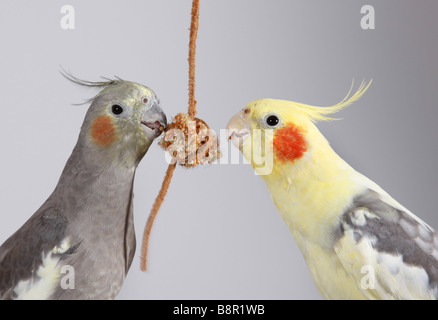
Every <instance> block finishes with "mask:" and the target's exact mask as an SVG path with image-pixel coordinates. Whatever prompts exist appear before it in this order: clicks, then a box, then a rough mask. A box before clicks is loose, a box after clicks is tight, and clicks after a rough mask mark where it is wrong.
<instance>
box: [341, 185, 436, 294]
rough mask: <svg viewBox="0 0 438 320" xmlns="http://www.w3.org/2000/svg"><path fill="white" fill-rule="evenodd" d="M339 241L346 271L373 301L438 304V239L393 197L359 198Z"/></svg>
mask: <svg viewBox="0 0 438 320" xmlns="http://www.w3.org/2000/svg"><path fill="white" fill-rule="evenodd" d="M393 202H394V205H392V204H391V203H393ZM334 239H335V243H334V251H335V252H336V254H337V257H338V258H339V260H340V262H341V265H342V266H343V267H344V269H345V271H346V272H347V274H350V275H351V276H352V278H353V279H354V281H356V285H357V287H358V288H359V290H360V291H361V292H362V293H363V294H364V295H365V296H366V297H367V298H369V299H436V298H437V291H438V289H437V286H438V237H437V236H436V234H435V232H434V230H433V229H432V228H431V227H429V226H428V225H427V224H426V223H424V222H423V221H421V220H420V219H419V218H417V217H416V216H414V215H413V214H412V213H410V212H409V211H408V210H401V208H400V205H398V204H396V203H395V201H394V200H392V198H390V197H389V196H388V195H386V194H380V193H378V192H376V191H373V190H367V191H366V192H364V193H362V194H361V195H359V196H358V197H356V198H355V200H354V201H353V205H352V206H351V207H350V208H349V209H348V210H347V211H346V212H345V213H344V214H343V216H342V217H341V221H340V223H339V225H338V227H337V229H336V231H335V236H334Z"/></svg>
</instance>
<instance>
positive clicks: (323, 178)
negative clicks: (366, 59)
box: [228, 83, 438, 299]
mask: <svg viewBox="0 0 438 320" xmlns="http://www.w3.org/2000/svg"><path fill="white" fill-rule="evenodd" d="M369 86H370V83H368V84H365V83H362V84H361V85H360V87H359V89H358V90H357V91H356V92H355V93H354V94H353V95H351V96H350V94H351V90H350V92H349V93H348V95H347V96H346V97H345V98H344V99H343V100H342V101H341V102H340V103H338V104H336V105H334V106H331V107H326V108H322V107H316V106H310V105H306V104H301V103H296V102H291V101H285V100H275V99H261V100H256V101H253V102H251V103H249V104H248V105H247V106H246V107H245V108H244V109H243V110H242V111H241V112H240V113H238V114H237V115H236V116H234V117H233V118H232V119H231V120H230V122H229V124H228V130H229V135H230V139H231V140H232V142H233V144H235V145H236V146H237V147H239V149H240V150H241V151H242V153H243V155H244V156H245V158H246V159H248V160H249V161H250V162H251V163H252V164H253V166H254V169H255V170H256V172H258V173H259V174H260V176H261V177H262V178H263V180H264V181H265V183H266V185H267V187H268V189H269V192H270V194H271V196H272V199H273V201H274V203H275V205H276V207H277V209H278V211H279V213H280V215H281V216H282V218H283V220H284V221H285V223H286V224H287V226H288V228H289V230H290V231H291V233H292V235H293V236H294V238H295V240H296V242H297V243H298V245H299V247H300V249H301V252H302V254H303V256H304V258H305V260H306V262H307V264H308V266H309V269H310V272H311V273H312V276H313V278H314V280H315V283H316V285H317V287H318V289H319V290H320V292H321V293H322V295H323V296H324V297H325V298H331V299H366V298H368V299H398V298H402V299H409V298H419V297H421V298H435V295H436V292H437V289H436V285H435V284H434V283H435V282H434V281H435V280H438V279H431V278H430V277H431V275H432V274H433V270H430V268H428V267H427V266H426V267H425V266H422V265H421V264H420V263H419V262H416V261H414V260H415V259H414V258H412V257H411V256H408V254H412V255H413V254H414V253H415V255H417V256H419V257H426V258H424V259H423V260H424V261H423V262H424V264H425V265H432V266H434V267H437V270H438V263H437V258H438V239H436V243H434V242H433V240H432V242H431V243H432V244H431V245H429V242H430V241H429V240H428V239H429V237H431V238H432V239H435V233H434V232H433V230H432V228H430V227H429V226H427V225H426V224H425V223H424V222H422V221H421V220H420V219H418V218H417V217H415V216H414V215H413V214H412V213H410V212H409V211H408V210H407V209H406V208H404V207H402V206H401V205H400V204H399V203H398V202H396V201H395V200H394V199H392V198H391V197H390V196H389V195H388V194H387V193H386V192H385V191H383V190H382V189H381V188H380V187H379V186H377V185H376V184H375V183H374V182H372V181H370V180H369V179H368V178H366V177H364V176H363V175H361V174H360V173H358V172H357V171H355V170H354V169H353V168H352V167H351V166H350V165H348V164H347V163H346V162H345V161H344V160H343V159H342V158H340V157H339V156H338V155H337V154H336V152H335V151H334V150H333V149H332V148H331V147H330V145H329V143H328V141H327V140H326V139H325V137H324V136H323V135H322V134H321V133H320V131H319V130H318V129H317V127H316V126H315V123H316V122H317V121H321V120H332V119H333V118H332V117H329V116H330V115H332V114H334V113H336V112H337V111H339V110H341V109H342V108H344V107H346V106H348V105H349V104H351V103H352V102H354V101H356V100H357V99H359V98H360V97H361V96H362V95H363V94H364V93H365V91H366V90H367V89H368V88H369ZM260 130H261V131H263V132H264V134H263V135H262V136H263V137H264V138H263V139H254V136H255V132H257V131H260ZM258 141H260V142H258ZM262 142H263V143H264V145H265V146H264V147H263V148H262V147H260V144H261V143H262ZM254 151H256V152H260V151H263V152H264V158H265V166H267V167H268V168H269V169H270V170H269V172H266V170H264V171H263V170H262V169H261V167H260V166H255V165H254V161H251V159H253V157H254V156H253V153H254ZM285 159H286V160H285ZM265 169H266V168H265ZM368 212H369V213H368ZM412 221H413V222H412ZM407 222H409V223H407ZM411 229H412V230H414V231H412V230H411ZM376 230H379V232H381V233H382V234H385V233H388V234H389V235H390V236H389V237H390V238H389V239H381V238H380V235H379V234H376V232H377V231H376ZM411 231H412V232H411ZM415 232H417V233H419V234H424V237H423V238H422V237H421V236H418V237H416V236H415V235H414V233H415ZM397 237H400V239H398V238H397ZM418 239H420V240H418ZM385 241H386V242H385ZM426 243H427V246H428V247H427V250H429V251H427V250H423V249H422V248H425V247H426V245H425V244H426ZM414 247H415V250H413V249H412V248H414ZM417 247H418V248H417ZM410 249H412V250H410ZM409 250H410V251H409ZM385 251H388V252H389V253H386V252H385ZM412 252H413V253H412ZM404 253H406V256H405V258H406V259H404V260H406V261H408V262H409V263H405V261H404V260H403V259H399V257H400V256H401V255H402V254H404ZM431 253H434V254H436V257H434V258H433V259H429V258H428V257H429V256H430V255H431ZM385 254H388V256H385ZM427 254H429V256H427ZM427 259H429V260H427ZM410 260H413V261H410ZM420 260H421V259H420ZM381 261H384V262H381ZM369 270H371V271H372V272H375V274H374V273H373V274H368V273H367V272H371V271H369ZM379 276H381V277H380V278H379ZM415 279H416V280H415ZM431 280H433V281H431ZM367 281H368V282H370V281H371V282H372V283H371V285H369V283H368V282H367ZM415 281H417V282H418V285H417V284H416V283H417V282H415ZM391 283H395V284H396V285H391ZM430 283H433V285H429V284H430ZM370 286H371V287H372V288H370ZM403 288H404V289H403ZM406 288H408V289H406Z"/></svg>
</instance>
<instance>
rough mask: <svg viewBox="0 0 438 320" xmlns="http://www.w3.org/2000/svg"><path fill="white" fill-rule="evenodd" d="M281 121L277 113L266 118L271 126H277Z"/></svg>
mask: <svg viewBox="0 0 438 320" xmlns="http://www.w3.org/2000/svg"><path fill="white" fill-rule="evenodd" d="M279 122H280V119H278V117H277V116H275V115H270V116H268V117H267V118H266V124H267V125H268V126H269V127H276V126H277V125H278V123H279Z"/></svg>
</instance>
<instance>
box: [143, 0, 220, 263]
mask: <svg viewBox="0 0 438 320" xmlns="http://www.w3.org/2000/svg"><path fill="white" fill-rule="evenodd" d="M198 27H199V0H193V3H192V14H191V24H190V42H189V58H188V61H189V107H188V113H187V114H186V113H179V114H177V115H176V116H175V118H174V120H173V121H172V123H170V124H169V125H167V127H166V129H165V136H164V138H163V139H162V140H161V141H160V142H159V145H160V146H161V147H163V148H164V149H165V150H167V151H168V152H169V153H170V154H171V157H172V158H173V161H172V162H171V164H169V166H168V168H167V171H166V175H165V176H164V180H163V184H162V185H161V189H160V192H159V193H158V195H157V198H156V199H155V202H154V205H153V206H152V210H151V213H150V214H149V218H148V220H147V223H146V226H145V229H144V234H143V243H142V249H141V257H140V258H141V266H140V267H141V270H142V271H146V265H147V253H148V245H149V237H150V234H151V230H152V225H153V223H154V221H155V218H156V216H157V214H158V211H159V210H160V207H161V205H162V203H163V201H164V198H165V196H166V193H167V190H168V189H169V185H170V182H171V180H172V176H173V173H174V171H175V168H176V164H177V163H178V164H180V165H182V166H185V167H186V168H192V167H195V166H197V165H198V164H204V163H211V162H213V161H215V160H216V159H217V158H218V157H219V156H220V154H219V151H218V142H217V137H216V136H215V135H214V134H213V133H212V132H211V130H210V127H209V126H208V125H207V123H206V122H205V121H203V120H201V119H199V118H195V115H196V113H197V111H196V99H195V84H196V82H195V68H196V39H197V37H198ZM174 130H179V132H182V133H183V136H182V139H175V138H174V136H173V132H174ZM191 134H192V135H193V134H194V135H195V136H196V137H204V138H203V139H202V138H201V139H199V138H196V139H195V140H196V141H194V142H193V143H189V139H190V136H191ZM171 146H175V147H176V148H174V149H173V150H180V151H181V152H182V156H180V157H175V154H174V152H175V151H170V150H171V148H170V147H171ZM201 147H202V149H201Z"/></svg>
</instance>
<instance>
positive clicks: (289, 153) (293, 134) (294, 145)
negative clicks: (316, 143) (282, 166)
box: [274, 123, 307, 162]
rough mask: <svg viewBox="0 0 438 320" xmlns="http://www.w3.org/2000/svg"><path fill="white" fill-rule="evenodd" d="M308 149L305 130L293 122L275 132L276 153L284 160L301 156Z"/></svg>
mask: <svg viewBox="0 0 438 320" xmlns="http://www.w3.org/2000/svg"><path fill="white" fill-rule="evenodd" d="M306 151H307V145H306V141H305V139H304V135H303V132H302V131H301V130H300V129H299V128H298V127H296V126H295V125H293V124H291V123H290V124H287V125H286V126H284V127H282V128H279V129H277V130H276V132H275V133H274V154H275V156H276V157H277V159H278V160H280V161H282V162H287V161H290V162H292V161H294V160H295V159H298V158H301V157H302V156H303V154H304V153H305V152H306Z"/></svg>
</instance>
